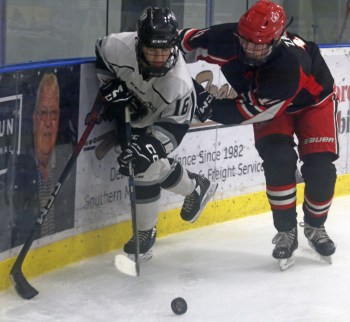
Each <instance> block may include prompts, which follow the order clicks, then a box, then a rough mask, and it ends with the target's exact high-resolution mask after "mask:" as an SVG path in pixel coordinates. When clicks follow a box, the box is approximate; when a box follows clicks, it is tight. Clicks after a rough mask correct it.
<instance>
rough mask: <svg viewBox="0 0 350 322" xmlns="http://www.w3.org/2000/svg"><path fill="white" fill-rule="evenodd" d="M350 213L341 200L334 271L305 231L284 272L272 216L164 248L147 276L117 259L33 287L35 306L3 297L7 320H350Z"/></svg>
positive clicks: (348, 200)
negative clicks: (179, 308) (182, 303)
mask: <svg viewBox="0 0 350 322" xmlns="http://www.w3.org/2000/svg"><path fill="white" fill-rule="evenodd" d="M349 209H350V197H340V198H337V199H335V200H334V202H333V206H332V208H331V212H330V214H329V218H328V221H327V223H326V228H327V231H328V233H329V235H330V236H331V237H332V238H333V240H334V241H335V242H336V244H337V251H336V253H335V255H334V256H333V264H332V265H329V264H327V263H325V262H322V261H320V260H319V258H318V256H317V255H316V254H315V253H314V252H313V251H312V250H311V249H310V247H309V246H308V244H307V241H306V238H305V237H304V235H303V231H302V228H300V227H299V248H298V249H297V251H296V252H295V261H296V262H295V265H294V266H293V267H291V268H289V269H288V270H286V271H284V272H282V271H280V269H279V266H278V263H277V261H276V260H274V259H273V258H272V256H271V253H272V249H273V245H272V243H271V240H272V238H273V236H274V234H275V230H274V228H273V225H272V218H271V214H263V215H258V216H252V217H248V218H243V219H240V220H234V221H231V222H227V223H224V224H217V225H213V226H210V227H205V228H200V229H195V230H191V231H187V232H183V233H178V234H174V235H171V236H168V237H166V238H162V239H158V241H157V243H156V245H155V249H154V257H153V259H152V260H151V261H150V262H148V263H145V264H142V266H141V275H140V277H130V276H127V275H123V274H122V273H120V272H118V271H117V270H116V269H115V267H114V264H113V262H114V257H115V255H116V252H113V253H108V254H105V255H102V256H98V257H95V258H92V259H89V260H85V261H83V262H80V263H78V264H75V265H71V266H68V267H65V268H63V269H61V270H57V271H54V272H51V273H49V274H46V275H44V276H40V277H38V278H35V279H32V280H31V281H30V282H31V283H32V284H33V286H35V288H37V289H38V290H39V291H40V293H39V295H38V296H37V297H35V298H34V299H32V300H23V299H21V298H20V297H19V296H18V295H17V294H16V293H15V291H14V290H13V289H12V288H11V289H9V290H6V291H4V292H1V293H0V321H1V322H13V321H26V322H34V321H35V322H41V321H65V322H66V321H67V322H68V321H69V322H75V321H76V322H90V321H91V322H96V321H101V322H102V321H103V322H110V321H142V322H147V321H159V322H167V321H171V322H174V321H181V322H184V321H191V322H196V321H198V322H206V321H209V322H226V321H227V322H235V321H238V322H245V321H254V322H257V321H258V322H260V321H266V322H273V321H276V322H277V321H278V322H281V321H288V322H290V321H304V322H313V321H315V322H316V321H317V322H322V321H327V322H328V321H350V306H349V303H350V302H349V301H350V300H349V290H350V274H349V272H350V256H349V255H350V238H349V235H350V234H349V232H350V216H349ZM298 210H299V221H301V220H302V215H301V213H302V212H301V210H300V207H299V208H298ZM194 225H195V224H194ZM175 297H183V298H184V299H185V300H186V301H187V304H188V310H187V312H186V313H185V314H184V315H181V316H176V315H175V314H174V313H173V312H172V310H171V306H170V303H171V301H172V299H174V298H175Z"/></svg>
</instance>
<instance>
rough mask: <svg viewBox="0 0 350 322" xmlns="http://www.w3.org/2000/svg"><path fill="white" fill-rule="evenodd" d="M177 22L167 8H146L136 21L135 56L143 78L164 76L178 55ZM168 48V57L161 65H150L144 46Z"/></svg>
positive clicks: (173, 64)
mask: <svg viewBox="0 0 350 322" xmlns="http://www.w3.org/2000/svg"><path fill="white" fill-rule="evenodd" d="M177 43H178V24H177V21H176V18H175V15H174V13H173V12H172V11H171V10H170V9H168V8H165V9H163V8H156V7H148V8H146V9H145V10H144V11H143V12H142V14H141V16H140V18H139V20H138V23H137V38H136V56H137V61H138V64H139V70H140V73H141V74H142V75H143V77H144V78H149V77H161V76H164V75H165V74H166V73H167V72H168V71H169V70H170V69H172V68H173V67H174V66H175V64H176V62H177V59H178V57H179V48H178V46H177ZM145 47H147V48H151V49H170V54H169V57H168V59H167V60H166V61H165V62H164V64H163V65H161V66H152V65H151V64H150V62H149V61H148V60H147V59H146V56H145V53H144V48H145Z"/></svg>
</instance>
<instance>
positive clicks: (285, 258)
mask: <svg viewBox="0 0 350 322" xmlns="http://www.w3.org/2000/svg"><path fill="white" fill-rule="evenodd" d="M272 243H273V244H276V246H275V248H274V250H273V252H272V256H273V257H274V258H276V259H278V262H279V266H280V269H281V271H284V270H286V269H287V268H289V267H290V266H292V265H293V264H294V258H293V253H294V251H295V250H296V249H297V248H298V230H297V227H294V228H293V229H292V230H289V231H281V232H279V233H277V235H276V236H275V237H274V238H273V239H272Z"/></svg>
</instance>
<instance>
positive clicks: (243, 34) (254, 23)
mask: <svg viewBox="0 0 350 322" xmlns="http://www.w3.org/2000/svg"><path fill="white" fill-rule="evenodd" d="M285 28H286V13H285V11H284V9H283V8H282V7H281V6H279V5H277V4H275V3H273V2H271V1H268V0H260V1H258V2H256V3H255V4H254V5H253V6H252V7H251V8H250V9H249V10H248V11H247V12H246V13H245V14H244V15H243V16H242V17H241V18H240V20H239V22H238V35H236V36H238V37H239V41H240V45H241V49H242V50H241V58H242V59H243V61H244V62H245V63H246V64H248V65H253V66H257V65H261V64H262V63H263V62H265V61H266V60H267V58H268V56H269V55H270V54H271V52H272V51H273V49H274V48H275V47H276V46H277V45H278V44H279V43H280V39H281V36H282V34H283V33H284V31H285Z"/></svg>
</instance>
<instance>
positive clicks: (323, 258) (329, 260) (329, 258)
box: [308, 240, 332, 265]
mask: <svg viewBox="0 0 350 322" xmlns="http://www.w3.org/2000/svg"><path fill="white" fill-rule="evenodd" d="M308 243H309V246H310V247H311V249H312V250H313V251H314V252H315V254H316V255H317V257H319V259H320V260H321V261H322V262H325V263H327V264H329V265H331V264H332V255H331V256H323V255H321V254H320V253H318V252H317V250H316V248H315V247H314V245H312V243H311V242H310V241H309V240H308Z"/></svg>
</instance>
